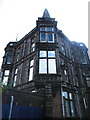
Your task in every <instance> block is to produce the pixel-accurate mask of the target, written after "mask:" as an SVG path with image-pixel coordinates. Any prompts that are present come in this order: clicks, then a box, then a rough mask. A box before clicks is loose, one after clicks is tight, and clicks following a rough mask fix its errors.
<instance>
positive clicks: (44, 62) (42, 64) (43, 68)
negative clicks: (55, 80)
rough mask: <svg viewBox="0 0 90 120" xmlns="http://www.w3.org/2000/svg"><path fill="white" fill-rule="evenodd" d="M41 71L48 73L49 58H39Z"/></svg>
mask: <svg viewBox="0 0 90 120" xmlns="http://www.w3.org/2000/svg"><path fill="white" fill-rule="evenodd" d="M39 73H47V60H46V59H39Z"/></svg>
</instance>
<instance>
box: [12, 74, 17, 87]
mask: <svg viewBox="0 0 90 120" xmlns="http://www.w3.org/2000/svg"><path fill="white" fill-rule="evenodd" d="M16 81H17V75H15V76H14V82H13V86H16Z"/></svg>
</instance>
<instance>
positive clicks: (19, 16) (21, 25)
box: [0, 0, 88, 66]
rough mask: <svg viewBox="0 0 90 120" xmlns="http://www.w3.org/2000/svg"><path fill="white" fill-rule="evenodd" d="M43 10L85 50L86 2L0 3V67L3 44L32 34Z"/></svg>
mask: <svg viewBox="0 0 90 120" xmlns="http://www.w3.org/2000/svg"><path fill="white" fill-rule="evenodd" d="M45 8H47V9H48V11H49V13H50V16H51V17H52V18H55V19H56V21H58V24H57V27H58V28H59V29H60V30H62V32H63V33H64V34H65V35H66V36H67V37H68V38H69V39H70V40H71V41H78V42H84V43H85V44H86V46H88V0H0V66H1V63H2V57H3V55H4V48H5V46H6V44H7V43H8V42H10V41H15V40H16V36H17V34H18V38H17V39H18V40H20V39H21V38H22V37H23V36H24V35H25V34H27V33H28V32H29V31H31V30H32V29H33V28H34V27H35V26H36V20H37V19H38V17H42V15H43V12H44V9H45Z"/></svg>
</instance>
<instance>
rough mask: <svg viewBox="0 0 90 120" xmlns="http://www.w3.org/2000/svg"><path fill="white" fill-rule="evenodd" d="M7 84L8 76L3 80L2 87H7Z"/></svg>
mask: <svg viewBox="0 0 90 120" xmlns="http://www.w3.org/2000/svg"><path fill="white" fill-rule="evenodd" d="M7 83H8V76H7V77H4V78H3V83H2V84H3V85H7Z"/></svg>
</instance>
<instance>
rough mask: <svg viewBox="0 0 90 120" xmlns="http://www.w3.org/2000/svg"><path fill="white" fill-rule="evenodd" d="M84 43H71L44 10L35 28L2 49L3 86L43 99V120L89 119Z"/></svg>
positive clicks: (88, 76)
mask: <svg viewBox="0 0 90 120" xmlns="http://www.w3.org/2000/svg"><path fill="white" fill-rule="evenodd" d="M87 52H88V49H87V48H86V46H85V45H84V44H83V43H77V42H72V41H70V40H69V39H68V38H67V37H66V36H65V35H64V34H63V32H62V31H61V30H59V29H58V28H57V21H55V19H54V18H51V17H50V15H49V13H48V11H47V9H45V11H44V13H43V16H42V17H41V18H38V20H37V21H36V27H35V28H34V29H33V30H32V31H30V32H29V33H28V34H27V35H25V36H24V37H23V38H22V39H21V40H20V41H17V42H10V43H8V44H7V46H6V48H5V55H4V57H3V63H2V84H3V85H6V86H8V88H10V89H13V90H17V91H23V92H27V93H30V94H33V93H34V94H35V95H41V96H42V97H43V98H44V99H43V100H44V103H43V106H44V109H45V117H46V118H72V119H73V118H89V117H90V111H89V109H90V60H89V57H88V53H87Z"/></svg>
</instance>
